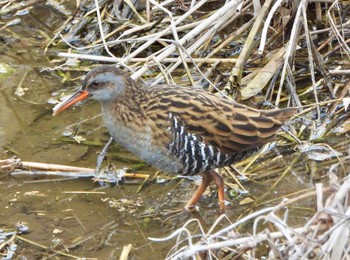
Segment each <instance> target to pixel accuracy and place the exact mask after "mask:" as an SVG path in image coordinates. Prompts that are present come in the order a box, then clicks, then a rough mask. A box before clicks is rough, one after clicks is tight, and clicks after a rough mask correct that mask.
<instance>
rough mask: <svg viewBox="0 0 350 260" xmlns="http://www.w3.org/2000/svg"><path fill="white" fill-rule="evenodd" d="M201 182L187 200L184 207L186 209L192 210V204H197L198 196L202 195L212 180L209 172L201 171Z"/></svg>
mask: <svg viewBox="0 0 350 260" xmlns="http://www.w3.org/2000/svg"><path fill="white" fill-rule="evenodd" d="M201 175H202V183H201V184H200V185H199V187H198V189H197V190H196V192H195V193H194V194H193V196H192V198H191V199H190V200H189V201H188V202H187V205H186V206H185V209H186V210H188V211H192V210H193V209H194V206H195V205H196V204H197V202H198V200H199V198H200V197H201V196H202V194H203V192H205V190H206V189H207V188H208V186H209V184H210V182H211V181H212V180H213V177H212V175H211V174H210V172H203V173H202V174H201Z"/></svg>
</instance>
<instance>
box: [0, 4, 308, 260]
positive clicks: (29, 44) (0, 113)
mask: <svg viewBox="0 0 350 260" xmlns="http://www.w3.org/2000/svg"><path fill="white" fill-rule="evenodd" d="M17 18H20V19H21V22H20V23H19V24H18V25H15V26H12V27H9V28H7V29H3V30H2V31H1V32H0V33H1V34H0V52H1V58H0V63H2V64H8V65H10V66H11V67H12V68H13V74H11V75H7V76H4V77H2V78H0V158H1V159H3V158H10V157H12V156H15V155H16V156H18V157H19V158H21V159H22V160H23V161H34V162H44V163H57V164H66V165H74V166H84V167H91V168H93V167H94V166H95V161H96V154H97V152H99V151H100V150H101V149H102V147H103V145H104V143H105V142H106V141H107V140H108V139H109V136H108V134H107V132H106V130H105V128H103V127H102V122H101V118H100V117H97V118H95V119H91V120H88V121H87V122H84V123H82V121H83V120H84V119H86V118H90V117H94V116H96V115H98V113H99V106H98V104H95V103H92V102H87V103H85V104H84V105H83V108H82V107H79V108H75V109H71V110H70V111H68V112H66V113H63V114H62V115H60V116H58V117H56V118H53V117H52V116H51V109H52V107H53V105H51V104H48V100H50V99H51V98H56V97H57V94H59V93H60V91H61V90H62V89H66V88H71V89H74V88H75V87H77V86H75V85H74V84H72V83H69V82H67V83H64V84H61V80H62V78H61V77H58V76H57V72H51V71H49V70H43V69H44V68H47V67H53V66H55V64H53V63H50V60H51V59H53V58H57V57H56V56H55V53H54V52H53V49H50V50H49V53H48V54H47V55H44V54H43V48H44V47H45V43H47V42H48V39H49V38H50V37H52V35H53V31H54V30H55V29H56V28H57V27H58V26H59V25H60V24H61V23H62V20H61V18H62V15H60V14H59V13H58V12H57V11H56V10H53V9H50V7H47V6H41V7H35V8H33V9H31V11H30V13H29V14H27V15H25V16H21V17H17ZM12 19H14V17H12V16H7V17H3V18H2V19H1V21H2V22H8V21H10V20H12ZM64 73H66V72H64ZM78 75H81V74H79V73H77V74H76V75H74V76H78ZM72 76H73V75H72ZM16 91H17V92H16ZM20 91H24V95H21V96H20V95H17V94H16V93H18V92H20ZM67 131H70V132H74V133H76V134H77V135H79V136H83V137H84V138H86V140H87V141H88V142H89V143H88V144H79V143H77V142H76V141H74V140H73V139H72V138H69V137H68V138H65V137H64V136H63V133H65V132H67ZM109 160H110V161H111V162H113V163H114V164H115V165H116V167H122V166H126V167H128V168H133V167H134V168H135V166H138V167H137V168H138V172H141V173H149V174H153V173H154V172H155V170H154V169H152V168H150V167H149V166H147V165H142V164H141V167H139V166H140V162H139V161H138V159H137V158H135V157H134V156H132V155H131V154H129V153H127V152H125V151H123V150H122V149H121V148H120V147H118V146H114V147H112V148H111V150H110V156H109ZM289 183H297V184H298V185H300V189H302V188H308V187H311V186H312V184H311V183H310V182H308V181H307V180H300V177H297V176H295V175H291V176H290V177H288V178H287V179H286V180H285V185H283V186H281V188H280V189H281V191H279V192H281V194H283V193H282V190H283V192H284V193H290V192H293V191H295V190H296V185H290V184H289ZM269 185H270V184H269V183H265V184H264V183H261V184H260V185H259V186H256V185H254V184H251V185H247V186H246V187H248V188H249V190H250V192H252V193H254V192H255V194H256V195H258V194H261V193H263V190H264V189H266V188H267V187H268V186H269ZM138 188H139V185H117V186H111V185H105V186H101V185H99V184H98V183H95V182H93V181H92V180H91V179H89V178H80V179H68V178H61V177H50V178H49V177H46V176H25V175H15V176H13V175H7V174H1V175H0V229H5V228H13V227H14V226H15V225H16V223H18V222H22V223H24V224H25V225H27V226H28V227H29V233H28V234H26V235H24V237H25V238H26V239H28V240H31V241H33V242H35V243H38V244H41V245H43V246H46V247H50V248H52V249H57V250H60V251H64V252H69V253H70V254H72V255H74V256H78V257H92V258H97V259H118V258H119V255H120V253H121V251H122V249H123V246H126V245H128V244H132V250H131V253H130V255H131V256H135V259H154V258H157V259H159V258H162V257H164V256H165V255H166V253H167V252H168V250H169V249H170V248H171V246H172V245H173V244H174V243H175V241H170V242H168V243H154V242H150V241H149V240H148V239H147V237H163V236H166V235H168V234H169V233H171V232H172V231H173V230H175V229H177V228H179V227H181V225H182V224H183V223H184V222H185V221H186V220H188V219H189V218H190V217H191V216H189V215H179V216H175V217H173V218H170V219H168V218H167V217H168V216H167V213H168V212H172V211H174V210H176V209H179V208H182V207H183V205H184V204H185V201H186V200H187V199H188V198H189V197H190V196H191V194H192V193H193V190H194V189H195V185H193V183H191V182H188V181H184V182H178V181H172V182H170V183H166V184H157V183H151V184H149V185H147V186H145V187H144V188H143V189H142V190H141V192H139V193H137V192H136V191H137V189H138ZM257 189H260V190H257ZM234 203H235V202H233V204H231V206H229V210H228V212H227V214H228V216H229V217H230V218H231V219H232V221H234V219H235V218H236V217H237V216H238V215H240V214H241V211H242V210H244V208H243V207H239V206H237V205H235V204H234ZM308 203H309V202H306V206H310V207H312V205H311V204H310V205H308ZM199 206H200V208H201V209H202V211H201V213H202V215H203V216H202V217H203V218H204V219H206V221H207V222H208V223H207V224H208V225H210V224H211V223H212V222H213V221H214V220H215V218H216V217H217V216H218V215H217V212H216V210H217V206H216V199H215V198H210V197H208V198H204V199H203V200H201V202H200V204H199ZM16 252H17V253H19V255H23V256H25V257H27V259H41V258H45V257H51V256H53V255H55V254H54V253H53V252H52V251H49V250H45V249H42V248H40V247H38V246H36V245H33V244H30V243H21V244H19V249H18V250H17V251H16ZM60 258H62V256H60Z"/></svg>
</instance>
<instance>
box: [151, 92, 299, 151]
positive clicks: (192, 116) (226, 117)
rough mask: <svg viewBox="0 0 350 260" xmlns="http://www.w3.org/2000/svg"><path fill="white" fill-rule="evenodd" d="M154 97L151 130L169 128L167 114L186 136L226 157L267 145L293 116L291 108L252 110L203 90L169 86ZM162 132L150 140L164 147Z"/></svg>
mask: <svg viewBox="0 0 350 260" xmlns="http://www.w3.org/2000/svg"><path fill="white" fill-rule="evenodd" d="M155 95H157V98H153V99H152V100H153V102H154V104H148V109H149V110H148V111H149V112H150V113H149V116H150V117H151V118H152V119H153V120H152V121H153V122H154V126H153V127H156V128H163V127H170V125H169V115H167V113H172V114H173V115H176V117H177V118H178V119H179V120H181V121H182V122H181V124H182V125H183V126H184V127H185V130H186V132H187V133H190V134H194V135H196V136H198V137H199V138H201V139H202V141H203V142H204V143H206V144H210V145H212V146H214V147H217V148H218V149H219V150H220V151H221V152H223V153H226V154H234V153H237V152H242V151H245V150H249V149H252V148H255V147H258V146H261V145H263V144H265V143H267V142H270V141H271V140H273V138H274V137H275V135H276V132H277V130H278V129H279V128H280V127H281V126H282V124H283V123H284V121H285V120H287V119H288V118H289V117H290V116H291V115H292V114H294V113H295V109H293V108H290V109H289V108H288V109H279V110H268V111H261V110H256V109H253V108H249V107H247V106H244V105H241V104H238V103H236V102H233V101H231V100H229V99H225V98H221V97H218V96H215V95H213V94H210V93H207V92H205V91H203V90H194V89H188V88H179V87H169V88H166V89H162V91H160V92H159V94H155ZM165 132H166V131H163V132H161V131H160V132H159V134H156V136H155V137H154V138H155V139H156V140H158V141H159V142H161V141H162V140H163V141H164V144H165V143H166V139H169V138H170V137H169V135H168V134H167V133H165Z"/></svg>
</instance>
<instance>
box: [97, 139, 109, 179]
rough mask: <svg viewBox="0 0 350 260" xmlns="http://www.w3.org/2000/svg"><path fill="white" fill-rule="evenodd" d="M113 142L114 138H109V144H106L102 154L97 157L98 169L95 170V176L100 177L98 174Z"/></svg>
mask: <svg viewBox="0 0 350 260" xmlns="http://www.w3.org/2000/svg"><path fill="white" fill-rule="evenodd" d="M112 142H113V137H111V138H109V140H108V142H107V143H106V144H105V146H104V147H103V149H102V151H101V153H100V154H99V155H98V156H97V162H96V168H95V174H96V175H98V173H99V172H100V169H101V166H102V162H103V160H104V158H105V156H106V154H107V150H108V148H109V146H110V145H111V143H112Z"/></svg>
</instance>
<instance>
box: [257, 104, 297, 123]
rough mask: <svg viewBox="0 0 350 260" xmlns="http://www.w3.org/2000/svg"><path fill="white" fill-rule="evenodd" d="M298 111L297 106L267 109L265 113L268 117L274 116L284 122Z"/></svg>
mask: <svg viewBox="0 0 350 260" xmlns="http://www.w3.org/2000/svg"><path fill="white" fill-rule="evenodd" d="M296 112H297V108H295V107H288V108H281V109H272V110H265V111H264V114H265V116H266V117H273V118H275V119H277V120H278V121H280V122H281V123H282V124H283V123H284V122H286V121H287V120H288V119H289V118H291V117H292V116H293V115H294V114H295V113H296Z"/></svg>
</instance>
